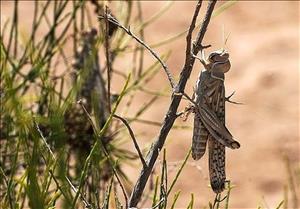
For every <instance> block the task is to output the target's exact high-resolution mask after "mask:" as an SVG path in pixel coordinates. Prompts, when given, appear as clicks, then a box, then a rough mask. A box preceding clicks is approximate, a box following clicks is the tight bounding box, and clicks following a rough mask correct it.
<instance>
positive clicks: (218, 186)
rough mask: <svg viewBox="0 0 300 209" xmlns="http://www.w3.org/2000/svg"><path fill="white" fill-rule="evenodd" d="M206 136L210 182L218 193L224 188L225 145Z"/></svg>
mask: <svg viewBox="0 0 300 209" xmlns="http://www.w3.org/2000/svg"><path fill="white" fill-rule="evenodd" d="M208 138H209V139H208V149H209V160H208V161H209V162H208V163H209V175H210V184H211V187H212V189H213V191H214V192H215V193H217V194H218V193H221V192H222V191H223V190H224V188H225V181H226V174H225V146H224V145H222V144H221V143H220V142H218V141H217V140H215V139H214V138H213V137H212V136H211V135H209V137H208Z"/></svg>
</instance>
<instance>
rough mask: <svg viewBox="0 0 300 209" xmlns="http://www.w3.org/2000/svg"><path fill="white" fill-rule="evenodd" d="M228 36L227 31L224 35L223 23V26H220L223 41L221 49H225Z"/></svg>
mask: <svg viewBox="0 0 300 209" xmlns="http://www.w3.org/2000/svg"><path fill="white" fill-rule="evenodd" d="M229 36H230V33H228V34H227V36H226V37H225V26H224V24H223V26H222V42H223V47H222V49H223V50H226V44H227V41H228V38H229Z"/></svg>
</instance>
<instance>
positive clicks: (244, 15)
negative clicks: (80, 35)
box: [1, 1, 300, 208]
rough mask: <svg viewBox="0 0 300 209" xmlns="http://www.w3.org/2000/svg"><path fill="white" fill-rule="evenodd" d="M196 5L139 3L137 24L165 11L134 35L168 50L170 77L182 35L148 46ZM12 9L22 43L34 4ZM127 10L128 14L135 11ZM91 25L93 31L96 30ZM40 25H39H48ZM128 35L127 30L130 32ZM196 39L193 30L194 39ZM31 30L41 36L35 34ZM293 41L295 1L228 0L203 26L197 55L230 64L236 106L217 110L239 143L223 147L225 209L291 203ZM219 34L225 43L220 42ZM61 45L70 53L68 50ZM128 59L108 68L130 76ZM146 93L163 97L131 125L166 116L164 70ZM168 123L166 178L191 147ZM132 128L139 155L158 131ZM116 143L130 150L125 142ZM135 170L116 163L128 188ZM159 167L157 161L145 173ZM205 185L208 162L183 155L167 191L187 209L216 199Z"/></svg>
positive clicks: (175, 29) (186, 135)
mask: <svg viewBox="0 0 300 209" xmlns="http://www.w3.org/2000/svg"><path fill="white" fill-rule="evenodd" d="M133 3H135V2H133ZM222 4H224V2H218V3H217V6H216V7H220V6H221V5H222ZM13 5H14V4H13V2H11V1H1V28H2V27H3V24H4V22H5V21H6V20H7V19H8V18H11V15H12V12H13ZM108 5H109V7H110V9H111V11H112V13H113V14H114V15H115V16H116V17H117V18H118V17H119V16H121V14H119V13H118V11H121V10H120V8H119V7H120V5H119V4H118V2H110V3H109V4H108ZM195 5H196V3H195V2H192V1H189V2H184V1H175V2H163V1H155V2H153V1H143V2H141V9H142V16H143V19H144V20H148V19H149V18H151V17H152V16H153V14H155V13H156V12H157V11H160V10H161V9H162V8H165V9H166V11H165V12H164V13H162V14H161V16H159V18H157V19H156V20H155V21H154V22H152V23H151V24H149V25H148V26H147V27H145V28H144V34H143V36H144V40H145V42H146V43H148V44H149V45H152V46H153V48H154V50H155V51H156V52H157V53H158V54H165V53H167V52H170V53H171V54H170V56H169V58H168V59H167V61H166V63H167V65H168V67H169V69H170V70H171V73H172V74H173V75H174V77H175V78H176V79H178V77H179V74H180V71H181V68H182V66H183V64H184V58H185V45H186V41H185V36H180V37H179V38H177V39H175V40H174V41H172V42H168V43H167V44H163V45H160V46H158V47H155V45H154V44H156V43H160V42H161V41H163V40H167V39H168V38H171V37H174V36H176V35H177V34H179V33H181V32H183V31H185V30H186V29H188V27H189V24H190V21H191V18H192V14H193V12H194V8H195ZM206 5H207V2H204V3H203V5H202V8H201V11H200V17H199V18H198V22H199V23H200V20H201V19H202V17H203V15H204V11H205V8H206ZM70 8H71V6H70ZM19 12H20V13H19V17H20V18H21V19H20V24H19V26H20V27H19V31H20V32H19V33H20V39H22V36H26V34H29V26H30V25H31V21H32V17H31V15H33V2H31V1H28V2H26V1H21V2H20V7H19ZM132 12H133V14H137V10H136V9H135V7H133V11H132ZM133 16H134V15H133ZM94 19H95V18H94ZM94 19H93V21H92V25H93V24H94V25H97V21H96V20H94ZM132 22H133V20H132ZM129 25H131V22H130V21H129ZM42 27H45V28H47V25H45V26H43V25H42ZM132 28H133V31H134V25H132ZM197 32H198V31H197V30H195V32H194V39H195V38H196V37H195V34H196V33H197ZM40 33H41V34H43V31H42V30H41V31H40ZM299 35H300V34H299V2H298V1H265V2H264V1H239V2H234V3H233V4H232V5H230V7H228V8H227V9H225V10H224V11H222V12H221V13H220V14H218V15H216V16H215V17H213V18H212V20H211V22H210V24H209V26H208V31H207V32H206V35H205V38H204V44H211V45H212V47H211V48H209V49H207V50H206V54H208V53H209V52H210V51H213V50H216V49H219V48H224V47H225V48H226V49H227V50H228V51H229V53H230V60H231V64H232V67H231V70H230V71H229V72H228V73H227V74H226V80H225V86H226V94H227V95H229V94H231V92H233V91H235V92H236V93H235V95H234V96H233V98H232V100H233V101H237V102H241V103H243V104H244V105H234V104H227V105H226V124H227V127H228V129H229V130H230V131H231V133H232V134H233V135H234V137H235V138H236V139H237V140H238V141H239V142H240V143H241V148H240V149H239V150H227V153H226V154H227V155H226V158H227V160H226V173H227V178H228V179H229V180H231V183H232V184H233V185H234V188H233V190H232V191H231V198H230V207H231V208H257V207H258V205H261V206H262V207H265V208H274V207H276V206H277V205H278V204H279V203H280V202H281V201H282V200H283V199H284V196H285V195H288V199H289V201H290V202H292V201H295V196H293V193H292V192H290V189H289V188H291V185H290V184H291V183H290V182H291V181H290V180H289V179H290V178H291V176H294V177H293V178H294V181H293V184H296V185H294V186H292V187H295V188H296V189H299V178H297V177H299V175H300V161H299V156H300V155H299V154H300V150H299V149H300V148H299V147H300V142H299V106H300V105H299V37H300V36H299ZM227 36H228V40H227V43H226V46H225V44H224V42H225V41H224V37H225V38H226V37H227ZM112 42H113V40H112ZM132 42H133V41H132ZM133 43H134V42H133ZM64 47H66V49H68V47H69V48H70V49H71V45H70V46H68V44H66V45H65V46H64ZM103 55H104V51H102V52H100V57H101V56H103ZM68 56H72V55H71V54H70V55H68ZM131 57H132V54H131V52H128V53H123V54H121V55H120V57H118V58H117V59H116V60H115V64H114V69H117V70H118V71H122V72H124V73H127V72H128V71H130V66H131V64H132V58H131ZM153 61H154V59H153V57H152V56H151V55H150V54H149V53H148V52H145V57H144V66H148V65H150V64H151V63H153ZM100 63H101V64H102V65H105V59H101V60H100ZM128 69H129V70H128ZM201 69H202V66H201V64H200V63H199V62H197V63H196V64H195V66H194V69H193V72H192V75H191V77H190V79H189V81H188V84H187V87H186V92H187V93H188V94H189V95H192V93H193V87H194V86H195V83H196V80H197V78H198V74H199V72H200V70H201ZM120 79H121V78H120V76H114V77H113V78H112V82H111V88H112V91H115V92H118V91H119V90H120V89H121V87H122V86H123V83H124V82H123V80H122V82H120ZM145 88H146V89H148V90H149V91H150V90H151V91H153V92H158V91H162V90H163V93H162V94H163V96H160V97H159V98H158V99H156V101H155V102H154V103H153V104H152V106H151V108H149V109H148V110H147V111H146V112H144V113H143V114H142V115H141V117H140V118H141V119H143V120H148V121H156V122H158V123H160V122H161V121H162V120H163V118H164V115H165V114H166V111H167V109H168V105H169V102H170V96H169V95H170V94H171V89H170V88H169V87H168V81H167V78H166V76H165V74H164V72H163V71H162V70H161V71H160V72H158V74H157V75H156V76H155V77H154V78H153V79H152V80H151V81H150V82H148V83H147V85H146V86H145ZM151 98H152V96H150V95H149V94H146V93H145V92H141V93H137V94H136V95H135V98H134V100H133V102H132V105H131V108H130V109H129V110H128V112H127V113H126V116H128V117H131V116H132V114H133V113H134V112H136V110H137V109H138V108H140V107H141V106H142V105H143V104H145V102H146V101H149V100H150V99H151ZM186 105H188V101H185V100H182V102H181V105H180V108H179V110H183V109H184V107H185V106H186ZM123 106H125V104H123ZM120 114H121V113H120ZM175 126H178V127H181V128H174V129H172V130H171V132H170V134H169V136H168V138H167V141H166V144H165V147H166V150H167V161H168V165H169V166H168V168H169V176H170V178H172V177H173V176H174V175H175V173H176V172H175V171H176V169H177V167H178V165H179V164H180V162H181V161H182V160H183V159H184V157H185V155H186V153H187V152H188V150H189V148H190V146H191V139H192V126H193V116H192V115H190V117H189V119H188V120H187V121H185V122H184V121H183V120H182V119H181V118H179V119H178V120H177V121H176V123H175ZM132 129H133V130H134V132H135V134H136V136H137V138H138V143H139V144H140V146H141V148H143V149H145V150H147V149H148V148H149V146H150V144H151V142H152V141H153V140H154V139H155V137H156V136H157V134H158V132H159V129H160V126H159V125H153V124H152V125H151V124H147V123H146V124H145V123H139V122H136V123H133V124H132ZM122 146H123V148H126V149H128V150H131V151H134V149H133V146H132V143H131V141H128V142H127V143H124V144H122ZM160 157H161V156H160ZM160 160H161V159H160ZM140 168H141V165H140V163H139V162H138V161H137V162H136V163H135V162H134V163H133V166H132V165H124V171H125V172H126V173H128V174H129V178H130V180H131V181H132V182H135V181H136V179H137V176H138V174H139V169H140ZM159 170H160V161H158V162H157V164H156V168H155V171H154V173H155V172H158V171H159ZM295 176H297V177H295ZM208 185H209V175H208V158H207V155H205V156H204V158H202V159H201V160H200V161H197V162H195V161H193V160H192V158H190V159H189V160H188V163H187V165H186V167H185V168H184V170H183V173H182V175H181V176H180V177H179V179H178V182H177V184H176V186H175V188H174V192H176V191H178V190H181V196H180V198H179V199H178V202H177V207H178V208H181V207H186V206H187V205H188V202H189V199H190V195H191V193H193V194H194V195H195V196H194V197H195V205H194V206H195V208H199V207H204V206H207V202H208V201H213V199H214V196H215V195H214V193H213V192H212V191H211V189H210V188H209V186H208ZM297 185H298V187H297ZM298 192H299V191H297V192H296V193H298ZM298 194H299V193H298ZM172 195H173V193H172ZM296 198H297V197H296ZM296 201H297V200H296ZM298 201H299V200H298ZM146 205H147V204H146ZM290 207H292V206H290Z"/></svg>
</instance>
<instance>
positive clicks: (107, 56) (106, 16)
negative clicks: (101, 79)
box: [105, 6, 111, 112]
mask: <svg viewBox="0 0 300 209" xmlns="http://www.w3.org/2000/svg"><path fill="white" fill-rule="evenodd" d="M109 17H110V15H109V13H108V8H107V6H106V7H105V54H106V67H107V104H108V110H109V112H111V102H110V81H111V61H110V53H109V22H108V21H109V20H108V18H109Z"/></svg>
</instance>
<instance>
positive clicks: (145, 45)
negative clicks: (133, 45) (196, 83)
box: [99, 14, 176, 89]
mask: <svg viewBox="0 0 300 209" xmlns="http://www.w3.org/2000/svg"><path fill="white" fill-rule="evenodd" d="M99 18H100V19H104V18H107V19H108V21H109V22H111V23H113V24H115V25H116V26H118V27H119V28H122V29H123V30H124V31H125V32H126V33H127V34H128V35H130V36H131V37H132V38H133V39H135V40H136V41H137V42H138V43H140V44H141V45H143V46H144V47H145V48H146V49H147V50H148V51H149V52H150V53H151V54H152V55H153V56H154V57H155V58H156V59H157V60H158V61H159V63H160V64H161V65H162V67H163V69H164V71H165V73H166V74H167V77H168V80H169V82H170V85H171V87H172V89H174V87H175V85H176V83H175V81H174V78H173V76H172V75H171V72H170V70H169V68H168V66H167V65H166V64H165V63H164V62H163V61H162V60H161V59H160V57H159V56H158V55H157V53H156V52H155V51H153V50H152V49H151V48H150V47H149V46H148V45H147V44H146V43H145V42H143V41H142V40H141V39H140V38H138V37H137V36H136V35H135V34H133V33H132V32H131V31H130V27H128V28H126V27H125V26H123V25H122V24H121V23H120V22H119V21H118V20H117V19H116V18H114V17H113V16H111V15H110V14H107V17H103V16H101V15H100V16H99Z"/></svg>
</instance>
